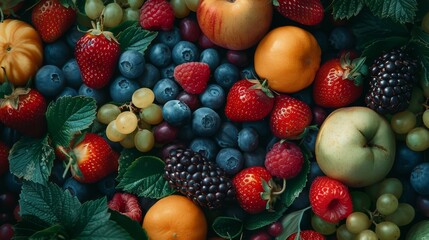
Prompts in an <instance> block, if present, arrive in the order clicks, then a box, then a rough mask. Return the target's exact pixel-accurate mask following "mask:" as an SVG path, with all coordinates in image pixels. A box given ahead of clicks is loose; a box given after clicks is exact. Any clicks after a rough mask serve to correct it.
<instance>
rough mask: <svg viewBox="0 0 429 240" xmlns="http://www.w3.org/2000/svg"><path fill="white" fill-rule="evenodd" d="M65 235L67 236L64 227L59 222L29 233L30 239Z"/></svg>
mask: <svg viewBox="0 0 429 240" xmlns="http://www.w3.org/2000/svg"><path fill="white" fill-rule="evenodd" d="M60 236H62V237H63V238H61V237H60ZM65 236H67V233H66V232H65V229H64V227H63V226H62V225H60V224H54V225H52V226H50V227H48V228H45V229H43V230H41V231H38V232H36V233H34V234H33V235H31V237H30V240H57V239H64V237H65Z"/></svg>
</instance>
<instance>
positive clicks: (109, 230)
mask: <svg viewBox="0 0 429 240" xmlns="http://www.w3.org/2000/svg"><path fill="white" fill-rule="evenodd" d="M73 239H76V240H118V239H121V240H128V239H129V240H133V238H132V237H131V236H130V234H128V233H127V231H125V230H124V229H123V228H122V227H121V226H119V225H118V224H117V223H116V222H114V221H112V220H109V221H107V222H105V223H104V224H103V225H102V226H100V227H99V228H98V229H95V230H94V231H92V232H91V234H90V235H87V234H81V235H79V236H77V237H75V238H73Z"/></svg>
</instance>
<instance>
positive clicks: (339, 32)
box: [329, 26, 356, 50]
mask: <svg viewBox="0 0 429 240" xmlns="http://www.w3.org/2000/svg"><path fill="white" fill-rule="evenodd" d="M355 40H356V39H355V36H354V35H353V33H352V31H351V30H350V29H349V28H347V27H344V26H339V27H335V28H334V29H332V31H331V33H330V34H329V43H330V44H331V46H332V47H333V48H334V49H336V50H342V49H352V48H353V47H354V46H355Z"/></svg>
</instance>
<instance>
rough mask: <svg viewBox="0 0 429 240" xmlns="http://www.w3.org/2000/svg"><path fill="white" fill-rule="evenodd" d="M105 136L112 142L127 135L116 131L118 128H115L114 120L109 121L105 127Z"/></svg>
mask: <svg viewBox="0 0 429 240" xmlns="http://www.w3.org/2000/svg"><path fill="white" fill-rule="evenodd" d="M106 136H107V138H108V139H109V140H110V141H112V142H119V141H121V140H122V139H124V138H125V137H126V136H127V135H126V134H123V133H120V132H118V129H117V128H116V121H111V122H110V123H109V125H107V128H106Z"/></svg>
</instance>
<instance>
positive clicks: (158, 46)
mask: <svg viewBox="0 0 429 240" xmlns="http://www.w3.org/2000/svg"><path fill="white" fill-rule="evenodd" d="M148 56H149V62H150V63H152V64H153V65H155V66H156V67H166V66H168V65H169V64H170V63H171V50H170V48H169V47H168V46H167V45H166V44H164V43H155V44H154V45H152V47H150V48H149V52H148Z"/></svg>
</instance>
